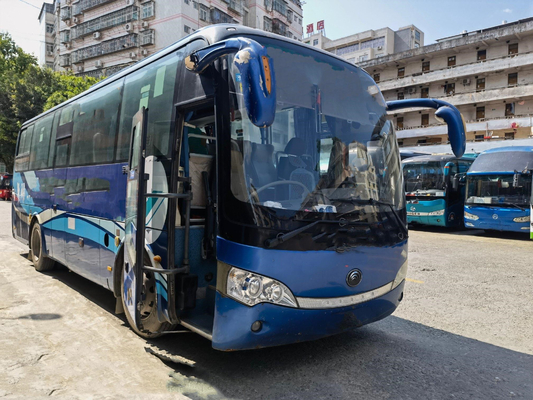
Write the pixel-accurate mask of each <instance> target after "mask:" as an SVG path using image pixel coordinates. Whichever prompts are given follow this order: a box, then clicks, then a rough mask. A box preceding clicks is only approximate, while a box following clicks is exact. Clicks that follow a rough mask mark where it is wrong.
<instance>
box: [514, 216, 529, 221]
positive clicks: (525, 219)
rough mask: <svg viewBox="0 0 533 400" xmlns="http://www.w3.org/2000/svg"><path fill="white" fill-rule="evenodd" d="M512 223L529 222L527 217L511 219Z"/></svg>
mask: <svg viewBox="0 0 533 400" xmlns="http://www.w3.org/2000/svg"><path fill="white" fill-rule="evenodd" d="M513 221H514V222H529V216H525V217H516V218H513Z"/></svg>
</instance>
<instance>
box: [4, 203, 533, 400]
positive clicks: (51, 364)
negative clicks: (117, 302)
mask: <svg viewBox="0 0 533 400" xmlns="http://www.w3.org/2000/svg"><path fill="white" fill-rule="evenodd" d="M410 236H411V239H410V269H409V273H408V278H409V281H408V282H407V285H406V293H405V298H404V301H403V302H402V304H401V306H400V308H399V309H398V310H397V312H396V313H395V314H394V315H393V316H391V317H389V318H387V319H385V320H383V321H380V322H378V323H375V324H373V325H369V326H366V327H363V328H361V329H358V330H353V331H351V332H348V333H346V334H342V335H339V336H336V337H332V338H327V339H323V340H320V341H316V342H310V343H301V344H297V345H290V346H284V347H279V348H272V349H264V350H258V351H250V352H236V353H221V352H217V351H214V350H212V349H211V348H210V344H209V342H208V341H207V340H205V339H203V338H201V337H199V336H197V335H195V334H176V335H168V336H166V337H163V338H161V339H160V340H159V341H157V342H154V343H147V342H146V341H144V340H143V339H141V338H139V337H137V336H136V335H135V334H133V333H132V332H131V331H130V330H129V328H128V327H127V326H126V324H125V321H124V319H123V318H120V317H117V316H115V315H114V314H113V309H114V298H113V296H112V294H111V293H110V292H108V291H106V290H105V289H102V288H100V287H98V286H97V285H95V284H92V283H90V282H88V281H86V280H85V279H83V278H81V277H78V276H77V275H75V274H73V273H69V272H68V271H67V270H59V271H54V272H51V273H47V274H40V273H37V272H36V271H35V270H34V269H33V267H32V265H31V263H30V262H29V261H27V259H25V257H24V256H25V254H26V252H27V249H26V248H25V247H24V246H22V245H19V244H18V242H16V241H14V240H13V239H12V238H11V232H10V204H9V203H2V202H0V398H38V397H47V396H59V397H64V398H69V399H70V398H103V399H107V398H109V399H115V398H128V399H129V398H143V399H144V398H165V399H166V398H184V397H189V398H192V399H218V398H237V399H256V398H264V399H309V398H332V399H356V398H361V399H502V398H503V399H505V398H514V397H516V398H523V399H533V289H532V288H533V272H532V268H533V265H532V264H533V263H532V261H531V260H532V259H533V242H531V241H528V240H522V239H520V238H519V237H516V236H510V235H505V236H504V235H500V236H492V237H491V236H487V235H485V234H483V233H480V232H455V233H450V232H447V231H444V230H430V231H427V230H426V231H424V230H412V231H411V232H410ZM149 347H152V348H155V349H159V350H163V351H166V352H168V353H170V354H172V355H175V356H180V357H184V358H186V359H188V360H190V361H191V362H194V363H195V367H194V368H191V367H188V366H184V365H180V364H174V363H170V362H167V363H164V362H162V361H161V360H160V359H158V358H156V357H154V356H153V355H151V354H149V353H148V352H147V351H146V348H149ZM148 395H149V396H148Z"/></svg>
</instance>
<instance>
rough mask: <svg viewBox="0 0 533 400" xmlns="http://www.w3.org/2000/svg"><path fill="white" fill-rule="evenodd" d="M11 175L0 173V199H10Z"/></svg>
mask: <svg viewBox="0 0 533 400" xmlns="http://www.w3.org/2000/svg"><path fill="white" fill-rule="evenodd" d="M12 182H13V175H11V174H0V199H2V200H4V201H5V200H11V189H12Z"/></svg>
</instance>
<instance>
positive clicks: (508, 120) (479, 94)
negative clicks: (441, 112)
mask: <svg viewBox="0 0 533 400" xmlns="http://www.w3.org/2000/svg"><path fill="white" fill-rule="evenodd" d="M358 65H359V66H360V67H362V68H364V69H365V70H366V71H367V72H368V73H369V74H370V75H371V76H372V77H373V78H374V80H375V81H376V82H377V83H378V84H379V87H380V88H381V91H382V93H383V95H384V97H385V100H387V101H389V100H398V99H411V98H437V99H442V100H445V101H447V102H449V103H451V104H453V105H455V106H456V107H457V108H458V109H459V110H460V111H461V113H462V114H463V116H464V119H465V121H466V127H467V142H468V143H467V150H469V151H470V150H484V149H486V148H490V147H497V146H501V145H518V144H529V143H530V142H531V143H533V140H532V139H531V138H532V137H533V129H532V127H533V124H532V116H533V18H528V19H523V20H519V21H516V22H511V23H502V25H498V26H493V27H489V28H486V29H481V30H477V31H472V32H467V31H464V32H463V33H461V34H459V35H455V36H451V37H447V38H443V39H440V40H438V41H437V42H436V43H435V44H431V45H428V46H421V47H419V48H415V49H412V50H408V51H402V52H398V53H393V54H389V55H387V56H383V57H380V58H375V59H373V60H367V61H363V62H359V63H358ZM391 117H392V118H393V120H394V123H395V125H396V129H397V135H398V141H399V144H400V146H402V147H411V148H417V149H418V150H424V147H422V146H432V147H431V148H425V149H426V151H438V152H446V151H447V152H449V151H450V148H449V145H447V144H446V143H447V127H446V125H445V124H444V123H443V122H439V121H438V120H436V119H435V116H434V111H433V110H431V109H407V110H402V111H401V112H400V111H396V112H394V113H393V114H392V115H391ZM504 141H505V142H504Z"/></svg>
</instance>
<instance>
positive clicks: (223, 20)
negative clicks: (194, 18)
mask: <svg viewBox="0 0 533 400" xmlns="http://www.w3.org/2000/svg"><path fill="white" fill-rule="evenodd" d="M209 18H210V21H209V22H211V23H212V24H231V23H233V18H232V17H231V16H230V15H228V14H226V13H225V12H222V11H220V10H219V9H218V8H215V7H213V8H211V10H210V13H209Z"/></svg>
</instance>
